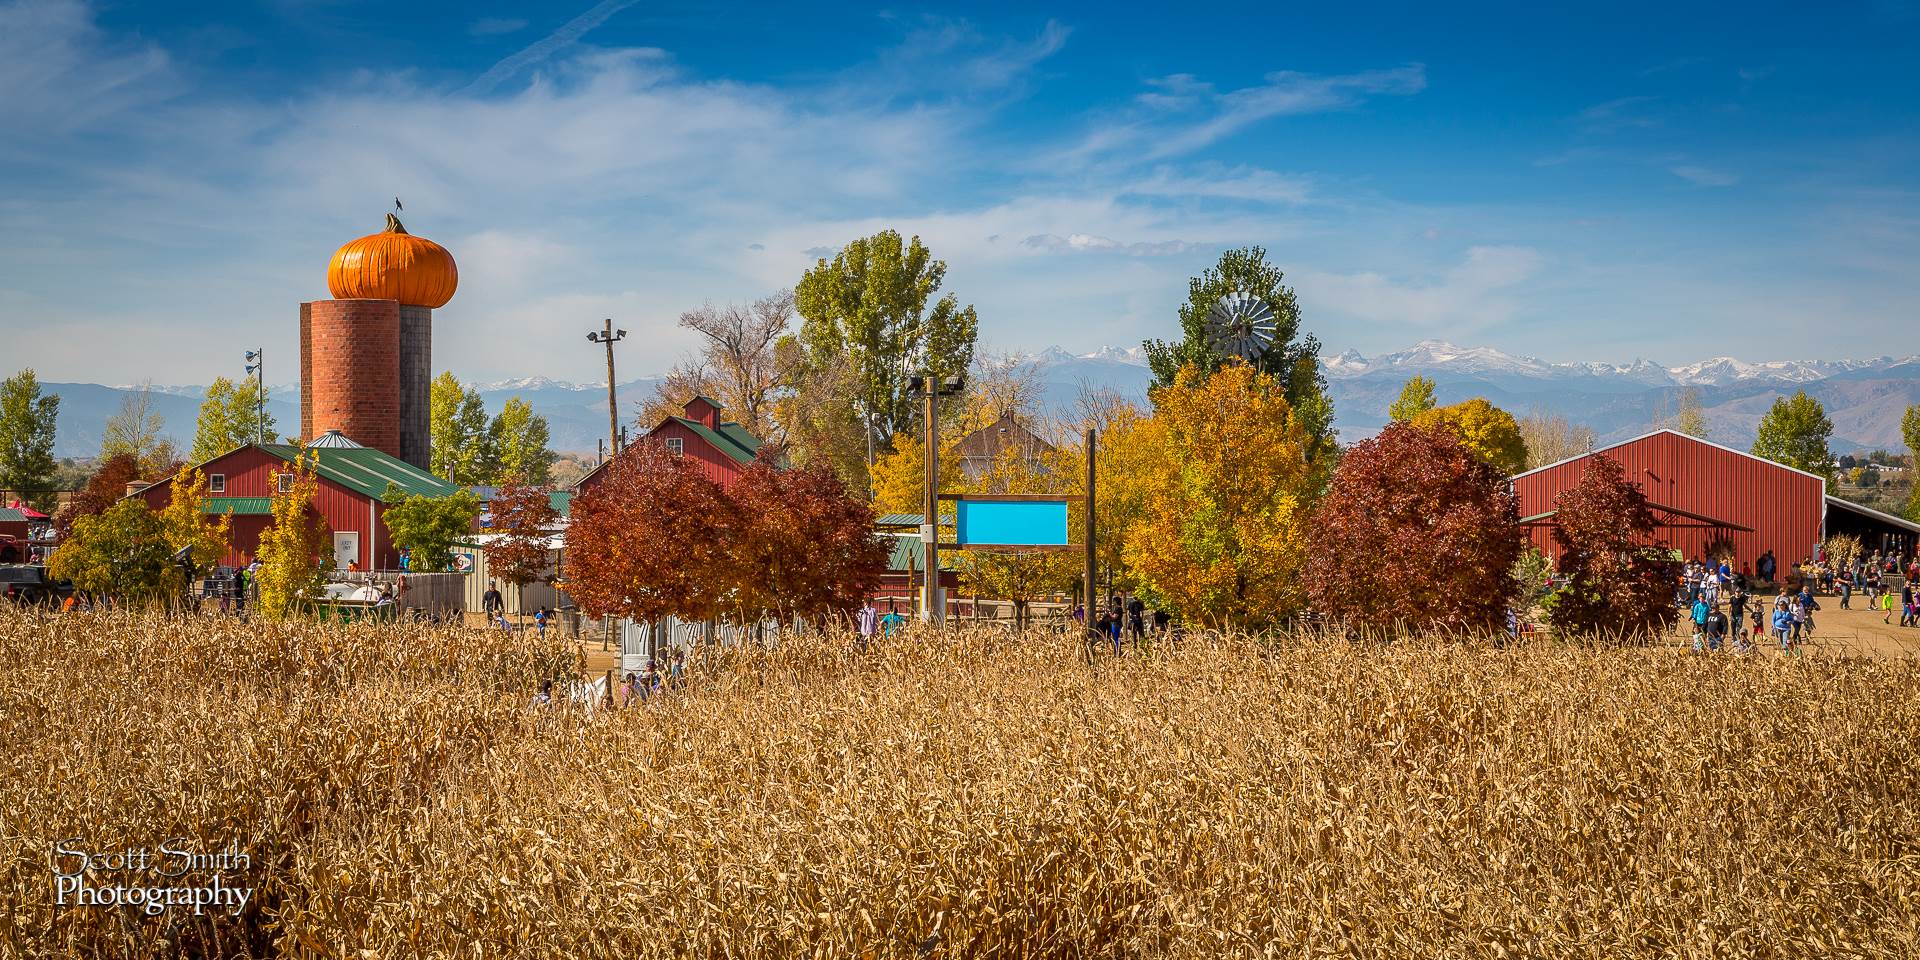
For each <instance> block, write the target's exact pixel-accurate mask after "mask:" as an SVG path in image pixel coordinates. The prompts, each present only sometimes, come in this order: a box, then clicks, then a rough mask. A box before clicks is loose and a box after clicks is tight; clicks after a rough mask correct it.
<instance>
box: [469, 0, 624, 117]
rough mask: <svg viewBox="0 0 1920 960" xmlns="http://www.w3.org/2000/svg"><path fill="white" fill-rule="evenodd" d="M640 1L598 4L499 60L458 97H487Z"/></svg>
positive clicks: (612, 0) (608, 0) (617, 0)
mask: <svg viewBox="0 0 1920 960" xmlns="http://www.w3.org/2000/svg"><path fill="white" fill-rule="evenodd" d="M639 2H640V0H601V2H600V3H597V4H594V6H593V7H592V8H591V9H589V10H587V12H585V13H582V14H580V15H579V16H577V17H574V18H573V19H572V20H568V21H567V22H566V23H565V24H563V25H562V26H561V27H560V29H558V30H555V31H554V32H552V33H550V34H547V35H546V36H544V37H541V38H540V39H539V40H536V41H534V42H533V43H532V44H530V45H528V46H526V47H524V48H522V49H521V50H520V51H519V52H517V53H515V54H513V55H512V56H510V57H507V58H505V59H503V60H501V61H500V62H499V63H496V64H494V65H493V66H492V67H490V68H488V69H487V72H486V73H483V74H481V75H480V76H479V77H477V78H475V79H474V81H473V82H472V83H470V84H467V86H466V88H465V89H464V90H462V91H460V92H461V93H465V94H484V93H491V92H493V89H494V88H495V87H498V86H499V85H500V84H501V83H503V82H505V81H506V80H507V79H508V78H510V77H513V76H515V75H516V74H518V73H520V71H522V70H525V69H527V68H528V67H531V66H534V65H536V64H538V63H540V62H542V61H544V60H546V59H547V58H548V57H551V56H553V55H554V54H556V53H559V52H560V51H562V50H565V49H566V48H568V47H571V46H573V45H574V44H575V43H578V42H579V41H580V38H581V37H584V36H586V35H587V33H588V32H589V31H591V30H592V29H593V28H595V27H597V26H599V25H601V24H603V23H606V22H607V20H608V19H609V18H611V17H612V16H613V15H614V14H616V13H619V12H620V11H622V10H625V9H626V8H628V7H631V6H633V5H634V4H636V3H639Z"/></svg>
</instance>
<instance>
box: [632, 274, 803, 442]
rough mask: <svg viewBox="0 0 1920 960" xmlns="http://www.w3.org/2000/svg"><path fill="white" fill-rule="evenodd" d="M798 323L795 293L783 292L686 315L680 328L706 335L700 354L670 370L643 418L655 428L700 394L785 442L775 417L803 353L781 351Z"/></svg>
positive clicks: (768, 438) (763, 436) (761, 434)
mask: <svg viewBox="0 0 1920 960" xmlns="http://www.w3.org/2000/svg"><path fill="white" fill-rule="evenodd" d="M792 321H793V292H792V291H789V290H781V291H779V292H777V293H774V294H771V295H769V296H765V297H761V298H760V299H758V300H755V301H753V302H752V303H750V304H744V305H742V304H731V303H730V304H727V305H726V306H723V307H716V306H714V305H713V304H711V303H707V304H702V305H701V306H700V307H699V308H698V309H695V310H688V311H687V312H685V313H682V314H681V315H680V326H681V327H683V328H685V329H687V330H691V331H693V332H694V333H696V334H698V335H699V337H700V342H699V346H698V347H697V348H696V352H695V354H694V356H693V357H692V358H690V359H688V360H686V361H683V362H682V363H680V364H677V365H676V366H675V367H674V368H673V369H672V370H671V371H669V372H668V375H667V377H666V379H665V380H664V381H663V382H662V383H661V384H660V386H659V388H658V389H657V391H656V394H655V397H654V400H653V402H652V403H650V404H649V405H648V407H647V408H646V411H645V412H644V413H643V414H642V416H641V423H642V425H643V426H646V427H651V426H653V425H654V424H656V423H659V422H660V421H661V420H662V419H663V418H664V417H665V416H668V415H672V414H677V413H679V412H680V411H681V410H682V409H684V408H685V407H686V405H687V401H689V400H692V399H693V398H694V396H696V395H702V396H708V397H712V398H714V399H715V400H717V401H719V403H720V406H721V407H722V408H723V409H725V410H726V411H727V412H728V413H729V414H731V415H732V416H733V418H734V419H735V420H736V421H738V422H739V423H740V425H741V426H743V427H745V428H746V429H747V432H749V433H751V434H753V435H754V436H755V437H758V438H759V439H760V440H762V441H764V442H769V443H774V444H776V445H778V444H780V443H781V442H782V441H783V440H784V439H785V438H784V436H783V433H784V431H783V430H782V429H781V427H782V424H781V421H780V419H779V418H778V417H776V416H775V409H776V406H777V403H778V400H779V398H780V396H781V395H782V394H783V393H785V392H786V391H787V390H789V389H791V387H792V379H793V375H794V373H795V369H794V368H795V365H796V364H798V363H799V362H800V360H801V356H800V354H799V352H798V351H792V350H786V351H783V350H780V349H778V347H779V343H780V340H781V338H783V337H784V336H786V335H787V330H788V327H789V326H790V324H791V323H792Z"/></svg>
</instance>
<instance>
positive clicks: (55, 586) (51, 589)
mask: <svg viewBox="0 0 1920 960" xmlns="http://www.w3.org/2000/svg"><path fill="white" fill-rule="evenodd" d="M72 594H73V583H72V582H70V581H67V580H55V579H53V578H52V577H49V576H47V568H46V567H42V566H37V565H33V564H25V563H17V564H7V565H5V566H0V596H4V597H6V598H7V599H8V600H10V601H12V602H14V603H44V604H48V605H53V604H58V603H61V602H63V601H65V600H66V599H67V597H69V596H71V595H72Z"/></svg>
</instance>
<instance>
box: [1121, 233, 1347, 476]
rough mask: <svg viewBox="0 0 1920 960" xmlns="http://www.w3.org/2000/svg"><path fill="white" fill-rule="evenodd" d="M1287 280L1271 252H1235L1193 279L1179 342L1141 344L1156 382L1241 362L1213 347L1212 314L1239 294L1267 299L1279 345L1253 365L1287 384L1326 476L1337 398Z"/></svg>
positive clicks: (1310, 451) (1310, 453) (1312, 456)
mask: <svg viewBox="0 0 1920 960" xmlns="http://www.w3.org/2000/svg"><path fill="white" fill-rule="evenodd" d="M1285 279H1286V274H1284V273H1282V272H1281V270H1280V268H1279V267H1276V266H1273V265H1272V264H1270V263H1268V262H1267V252H1266V250H1265V249H1263V248H1260V247H1245V248H1242V249H1238V250H1228V251H1227V252H1225V253H1223V254H1221V255H1220V260H1219V262H1218V263H1216V264H1214V265H1213V266H1212V267H1209V268H1208V269H1207V271H1206V272H1205V273H1202V274H1201V275H1200V276H1197V277H1194V278H1193V279H1192V280H1190V281H1189V282H1188V285H1187V287H1188V288H1187V302H1186V303H1183V304H1181V305H1180V339H1179V340H1177V341H1161V340H1148V341H1145V342H1144V343H1143V344H1142V346H1143V347H1145V348H1146V351H1147V361H1148V363H1149V364H1150V365H1151V366H1152V368H1153V382H1154V385H1155V386H1157V387H1169V386H1172V385H1173V384H1174V382H1175V381H1176V380H1177V379H1178V377H1179V375H1180V372H1181V371H1182V370H1183V369H1185V368H1186V367H1188V366H1193V367H1196V368H1198V369H1199V370H1200V372H1201V374H1202V375H1203V376H1204V375H1206V374H1210V373H1212V372H1213V371H1215V370H1217V369H1219V368H1221V367H1222V366H1224V365H1226V364H1228V363H1229V362H1240V361H1234V360H1233V359H1232V358H1229V357H1225V356H1222V355H1221V354H1220V353H1219V352H1218V351H1217V350H1215V349H1214V346H1213V340H1212V338H1211V337H1210V336H1209V335H1208V332H1207V312H1208V311H1209V310H1211V309H1213V305H1214V304H1215V303H1218V302H1219V301H1220V300H1221V299H1222V298H1224V297H1226V296H1228V295H1229V294H1233V293H1245V294H1250V295H1252V296H1254V297H1257V298H1259V299H1260V300H1263V301H1265V302H1266V304H1267V305H1268V306H1270V307H1272V308H1273V313H1274V320H1275V324H1276V330H1275V334H1274V340H1273V344H1272V345H1271V346H1270V347H1268V348H1267V350H1266V352H1265V353H1263V354H1261V355H1260V357H1259V358H1258V359H1257V360H1255V361H1253V364H1254V369H1255V370H1257V371H1259V372H1260V373H1263V374H1267V375H1269V376H1271V377H1273V378H1274V379H1275V380H1276V381H1278V382H1279V383H1280V385H1281V393H1282V396H1284V397H1285V398H1286V401H1287V404H1288V406H1289V407H1290V409H1291V410H1292V414H1293V419H1294V420H1296V421H1298V422H1299V424H1300V426H1301V429H1302V430H1303V431H1304V433H1305V436H1306V444H1307V458H1308V460H1309V461H1312V462H1314V463H1315V464H1316V469H1317V470H1319V471H1321V472H1322V474H1323V475H1324V472H1325V471H1327V470H1330V469H1331V466H1332V458H1333V455H1334V430H1333V401H1332V400H1330V399H1329V398H1328V397H1327V381H1326V378H1325V377H1324V376H1322V375H1321V372H1320V341H1319V340H1317V339H1315V338H1314V337H1313V336H1312V335H1311V334H1308V335H1302V333H1301V330H1300V302H1299V300H1298V299H1296V298H1295V297H1294V295H1293V288H1292V287H1289V286H1286V285H1285V283H1284V281H1285Z"/></svg>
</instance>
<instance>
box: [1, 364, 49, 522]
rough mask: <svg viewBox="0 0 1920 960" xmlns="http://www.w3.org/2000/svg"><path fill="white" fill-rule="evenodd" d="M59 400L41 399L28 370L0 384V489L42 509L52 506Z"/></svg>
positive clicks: (37, 381)
mask: <svg viewBox="0 0 1920 960" xmlns="http://www.w3.org/2000/svg"><path fill="white" fill-rule="evenodd" d="M59 416H60V398H59V397H58V396H50V397H49V396H41V394H40V381H39V379H38V378H36V377H35V376H34V375H33V371H32V370H31V369H28V370H22V371H20V372H19V373H16V374H14V375H13V376H11V377H8V378H7V379H6V382H4V383H0V490H11V491H16V492H18V493H20V494H21V495H22V496H23V497H25V499H26V501H27V502H28V503H30V504H33V505H34V506H35V507H37V508H39V509H41V510H45V509H47V508H48V507H51V506H52V505H53V499H54V497H53V491H52V490H51V489H49V488H51V487H52V486H53V485H54V471H55V469H56V468H57V464H55V463H54V460H53V437H54V421H55V420H57V419H58V418H59Z"/></svg>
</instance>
